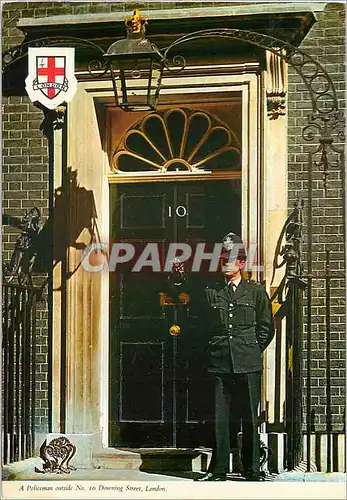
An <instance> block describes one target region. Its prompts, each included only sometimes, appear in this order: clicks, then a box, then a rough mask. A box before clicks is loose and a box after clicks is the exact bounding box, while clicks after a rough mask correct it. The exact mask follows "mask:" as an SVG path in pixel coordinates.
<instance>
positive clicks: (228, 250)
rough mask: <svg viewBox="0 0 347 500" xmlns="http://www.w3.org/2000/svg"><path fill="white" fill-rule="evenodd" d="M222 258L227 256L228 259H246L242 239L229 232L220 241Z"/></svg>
mask: <svg viewBox="0 0 347 500" xmlns="http://www.w3.org/2000/svg"><path fill="white" fill-rule="evenodd" d="M221 254H222V256H228V257H229V259H230V260H231V259H246V258H247V254H246V249H245V246H244V244H243V241H242V239H241V238H240V236H238V235H237V234H235V233H233V232H230V233H228V234H226V235H225V236H224V237H223V239H222V252H221Z"/></svg>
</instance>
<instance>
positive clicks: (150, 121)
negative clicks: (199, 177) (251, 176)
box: [113, 108, 241, 172]
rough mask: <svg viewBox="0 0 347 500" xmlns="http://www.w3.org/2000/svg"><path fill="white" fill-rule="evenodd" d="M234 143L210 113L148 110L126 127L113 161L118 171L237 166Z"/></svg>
mask: <svg viewBox="0 0 347 500" xmlns="http://www.w3.org/2000/svg"><path fill="white" fill-rule="evenodd" d="M238 144H239V142H238V141H237V139H236V137H235V136H234V134H233V132H232V131H231V130H230V129H229V128H228V127H226V126H225V125H224V124H223V123H222V122H221V121H219V120H217V119H216V118H215V117H214V116H212V115H210V114H208V113H206V112H204V111H196V110H191V109H187V108H177V109H172V110H170V111H163V112H153V113H150V114H149V115H147V116H146V117H145V118H144V119H142V120H141V121H140V122H138V123H137V124H136V125H135V126H134V127H132V128H131V129H130V130H128V131H127V133H126V134H125V136H124V138H123V141H122V143H121V144H120V146H119V147H118V148H117V150H116V152H115V154H114V158H113V161H114V166H115V169H116V171H118V172H144V171H157V172H166V171H179V170H194V171H197V170H202V171H203V170H237V169H239V168H240V167H241V151H240V148H239V146H238Z"/></svg>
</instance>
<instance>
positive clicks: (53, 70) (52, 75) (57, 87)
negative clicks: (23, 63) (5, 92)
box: [25, 47, 77, 109]
mask: <svg viewBox="0 0 347 500" xmlns="http://www.w3.org/2000/svg"><path fill="white" fill-rule="evenodd" d="M74 56H75V53H74V49H73V48H67V47H64V48H62V47H45V48H29V57H28V77H27V78H26V80H25V83H26V90H27V92H28V94H29V97H30V99H31V100H32V101H33V102H35V101H38V102H41V103H42V104H43V105H44V106H46V107H47V108H49V109H54V108H56V107H57V106H59V104H61V103H63V102H69V101H71V99H72V97H73V95H74V94H75V92H76V89H77V80H76V78H75V74H74V66H75V64H74Z"/></svg>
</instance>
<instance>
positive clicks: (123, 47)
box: [104, 9, 164, 111]
mask: <svg viewBox="0 0 347 500" xmlns="http://www.w3.org/2000/svg"><path fill="white" fill-rule="evenodd" d="M146 24H147V21H146V19H145V18H144V17H143V16H141V15H140V12H139V10H138V9H136V10H135V11H134V13H133V15H132V16H131V17H129V18H127V19H126V21H125V25H126V27H127V38H124V39H122V40H117V41H116V42H114V43H113V44H112V45H111V46H110V47H109V48H108V50H107V52H106V53H105V54H104V59H105V61H106V66H107V69H108V70H109V71H110V73H111V79H112V84H113V89H114V93H115V99H116V104H117V106H119V107H120V108H121V109H123V110H124V111H148V110H154V109H156V105H157V101H158V98H159V90H160V85H161V78H162V74H163V69H164V62H163V55H162V54H161V52H160V50H159V49H158V47H157V46H156V45H154V44H153V43H151V42H150V41H149V40H148V39H147V38H145V26H146Z"/></svg>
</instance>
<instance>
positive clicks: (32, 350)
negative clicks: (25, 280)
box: [2, 283, 39, 464]
mask: <svg viewBox="0 0 347 500" xmlns="http://www.w3.org/2000/svg"><path fill="white" fill-rule="evenodd" d="M38 293H39V290H38V289H35V288H32V287H25V286H20V285H16V284H11V283H4V284H3V288H2V294H3V296H2V299H3V302H2V303H3V319H2V322H3V324H2V327H3V330H2V331H3V337H2V356H3V364H2V367H3V373H2V380H3V406H2V408H3V410H2V411H3V415H2V422H3V463H4V464H6V463H9V462H14V461H18V460H23V459H25V458H29V457H31V456H32V455H33V450H34V445H35V382H36V380H35V378H36V377H35V373H36V362H35V357H36V340H35V330H36V302H37V298H38Z"/></svg>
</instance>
